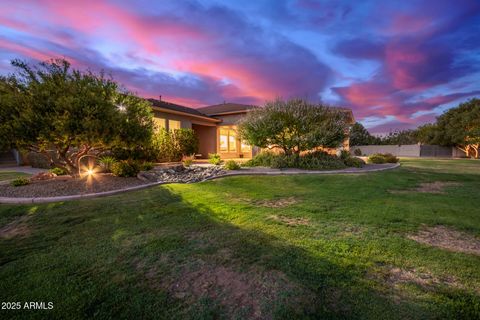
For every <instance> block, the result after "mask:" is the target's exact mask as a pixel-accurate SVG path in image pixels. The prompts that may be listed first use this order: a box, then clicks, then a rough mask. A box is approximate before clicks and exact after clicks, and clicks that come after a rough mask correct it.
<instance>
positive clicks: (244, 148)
mask: <svg viewBox="0 0 480 320" xmlns="http://www.w3.org/2000/svg"><path fill="white" fill-rule="evenodd" d="M241 148H242V152H250V151H251V150H252V147H250V145H249V144H248V143H247V141H245V140H242V145H241Z"/></svg>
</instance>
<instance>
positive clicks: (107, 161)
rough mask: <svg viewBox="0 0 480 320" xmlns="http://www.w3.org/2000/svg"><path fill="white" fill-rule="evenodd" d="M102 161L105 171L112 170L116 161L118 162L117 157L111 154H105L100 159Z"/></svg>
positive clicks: (101, 164) (101, 165)
mask: <svg viewBox="0 0 480 320" xmlns="http://www.w3.org/2000/svg"><path fill="white" fill-rule="evenodd" d="M98 162H99V163H100V167H102V170H103V171H104V172H112V167H113V165H114V164H115V163H117V159H115V158H114V157H110V156H103V157H101V158H100V160H99V161H98Z"/></svg>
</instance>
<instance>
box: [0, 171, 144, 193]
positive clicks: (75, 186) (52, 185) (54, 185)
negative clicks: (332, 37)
mask: <svg viewBox="0 0 480 320" xmlns="http://www.w3.org/2000/svg"><path fill="white" fill-rule="evenodd" d="M58 178H59V179H51V180H44V181H36V182H33V183H31V184H29V185H26V186H20V187H13V186H11V185H10V184H5V185H1V186H0V197H15V198H17V197H18V198H28V197H58V196H69V195H78V194H89V193H98V192H106V191H112V190H119V189H125V188H130V187H135V186H139V185H143V184H146V182H145V181H142V180H140V179H138V178H135V177H134V178H120V177H115V176H113V175H111V174H96V175H95V176H94V177H84V178H81V179H73V178H71V179H67V178H60V177H58Z"/></svg>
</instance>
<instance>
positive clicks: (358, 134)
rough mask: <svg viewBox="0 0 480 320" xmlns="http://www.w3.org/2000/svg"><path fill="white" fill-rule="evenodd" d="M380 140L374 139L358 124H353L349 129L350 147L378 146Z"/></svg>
mask: <svg viewBox="0 0 480 320" xmlns="http://www.w3.org/2000/svg"><path fill="white" fill-rule="evenodd" d="M379 143H380V139H379V138H377V137H374V136H372V135H371V134H370V132H368V130H367V129H365V127H364V126H363V125H362V124H361V123H360V122H355V124H354V125H353V126H352V128H351V129H350V145H351V146H368V145H372V144H379Z"/></svg>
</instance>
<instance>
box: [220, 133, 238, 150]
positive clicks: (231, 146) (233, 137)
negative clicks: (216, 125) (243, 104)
mask: <svg viewBox="0 0 480 320" xmlns="http://www.w3.org/2000/svg"><path fill="white" fill-rule="evenodd" d="M219 141H220V146H219V149H220V151H222V152H237V133H236V132H235V130H233V129H220V139H219Z"/></svg>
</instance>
